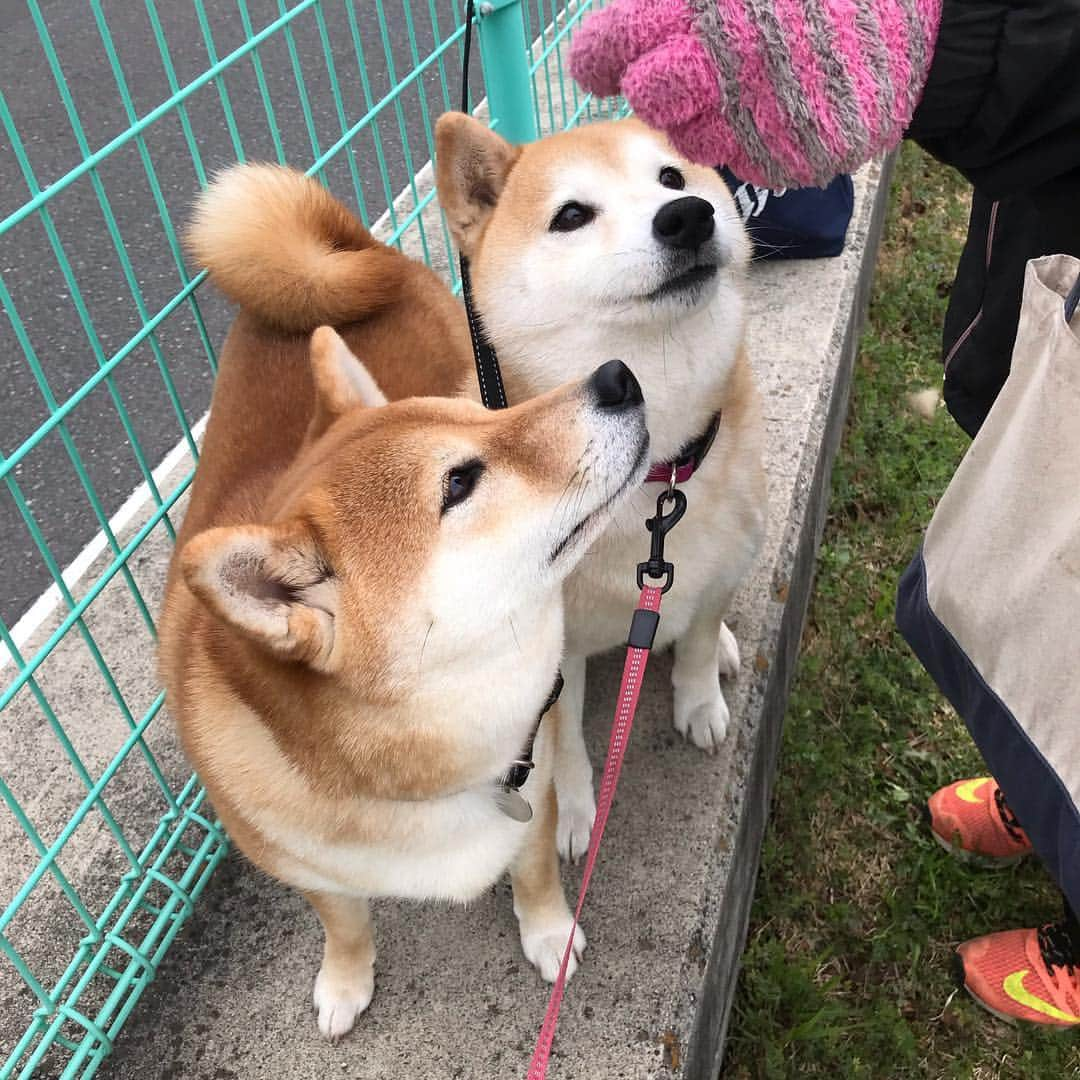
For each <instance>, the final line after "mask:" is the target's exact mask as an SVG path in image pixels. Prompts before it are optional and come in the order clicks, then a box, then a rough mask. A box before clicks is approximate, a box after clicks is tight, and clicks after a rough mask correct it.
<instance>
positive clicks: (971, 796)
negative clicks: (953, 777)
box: [956, 776, 990, 803]
mask: <svg viewBox="0 0 1080 1080" xmlns="http://www.w3.org/2000/svg"><path fill="white" fill-rule="evenodd" d="M989 783H990V777H989V776H980V777H979V779H978V780H967V781H965V782H964V783H963V784H960V785H959V786H958V787H957V789H956V795H957V798H960V799H963V800H964V802H968V803H979V802H982V799H980V798H978V797H977V796H976V794H975V793H976V792H977V791H978V790H979V788H981V787H982V786H983V784H989Z"/></svg>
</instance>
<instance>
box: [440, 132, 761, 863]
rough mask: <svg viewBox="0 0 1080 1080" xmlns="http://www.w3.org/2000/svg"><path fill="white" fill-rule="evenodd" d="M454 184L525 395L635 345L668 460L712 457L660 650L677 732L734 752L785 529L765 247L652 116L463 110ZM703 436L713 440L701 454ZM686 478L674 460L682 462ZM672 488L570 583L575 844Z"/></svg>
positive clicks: (467, 241) (573, 848)
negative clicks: (750, 282)
mask: <svg viewBox="0 0 1080 1080" xmlns="http://www.w3.org/2000/svg"><path fill="white" fill-rule="evenodd" d="M436 135H437V147H436V149H437V177H438V193H439V199H440V202H441V203H442V206H443V209H444V211H445V212H446V216H447V220H448V221H449V224H450V227H451V230H452V232H453V236H454V240H455V242H456V243H457V244H458V246H459V247H460V248H461V250H462V251H463V253H464V254H465V255H466V256H468V258H469V260H470V263H471V267H472V279H473V287H474V293H475V298H476V306H477V309H478V312H479V315H480V317H481V319H482V321H483V323H484V326H485V328H486V330H487V333H488V336H489V337H490V338H491V341H492V344H493V345H494V346H495V348H496V350H497V352H498V355H499V359H500V361H501V363H502V370H503V376H504V379H505V383H506V389H507V394H508V396H509V399H510V401H512V402H515V401H525V400H526V399H528V398H530V397H533V396H535V395H537V394H541V393H544V392H546V391H549V390H551V389H552V388H553V387H555V386H558V385H559V384H561V383H563V382H565V381H566V380H567V379H573V378H580V377H581V376H582V375H583V374H585V372H586V370H587V366H588V364H589V363H590V358H591V357H595V356H597V355H598V354H600V355H602V356H618V357H621V358H623V359H625V360H626V361H627V363H628V364H630V366H631V367H632V368H633V369H634V372H635V374H636V375H637V377H638V378H639V379H640V380H641V385H642V388H643V390H644V394H645V400H646V401H647V403H648V426H649V433H650V436H651V438H652V460H653V462H654V464H660V463H671V462H675V461H678V460H679V459H680V458H682V457H684V456H685V455H686V454H687V453H688V452H689V451H694V453H695V454H696V456H700V451H701V448H702V447H707V445H708V439H709V436H710V435H711V434H712V433H713V432H714V431H715V440H714V442H713V443H712V447H711V450H709V451H708V453H707V456H705V457H704V460H703V461H702V462H701V463H700V468H698V469H697V471H696V472H695V473H694V474H693V475H692V476H691V477H690V478H689V479H688V480H687V481H686V482H685V486H684V491H685V493H686V496H687V498H688V500H689V509H688V511H687V513H686V516H685V518H684V519H683V521H682V523H681V524H680V525H679V527H678V528H677V529H676V530H674V531H673V532H672V533H671V535H670V536H669V537H668V542H667V558H668V559H670V561H671V562H672V563H673V564H674V565H675V567H676V569H677V580H676V582H675V586H674V588H673V589H672V590H671V592H669V593H668V594H667V596H666V597H665V599H664V617H663V619H662V620H661V622H660V633H659V635H658V638H657V641H656V645H657V647H658V648H659V647H662V646H664V645H666V644H671V643H674V645H675V665H674V669H673V673H672V682H673V683H674V691H675V702H674V706H675V707H674V719H675V727H676V729H677V730H678V731H680V732H681V733H682V734H683V735H688V736H689V737H690V738H691V739H692V740H693V741H694V742H695V743H696V744H697V745H698V746H700V747H702V748H704V749H706V750H714V749H715V748H716V747H717V746H718V745H719V744H720V742H721V741H722V740H723V738H724V735H725V733H726V730H727V725H728V707H727V705H726V703H725V701H724V696H723V693H722V692H721V688H720V676H734V675H735V674H736V672H737V671H738V667H739V652H738V647H737V646H736V644H735V639H734V637H733V636H732V634H731V632H730V631H729V630H728V628H727V627H726V626H725V625H724V622H723V618H724V615H725V614H726V612H727V610H728V608H729V606H730V603H731V600H732V596H733V594H734V592H735V590H736V588H737V587H738V585H739V584H740V582H741V581H742V580H743V578H744V576H745V575H746V572H747V570H748V569H749V567H750V565H751V564H752V562H753V560H754V558H755V556H756V553H757V550H758V548H759V546H760V542H761V539H762V535H763V532H764V525H765V498H766V495H765V480H764V474H763V471H762V466H761V452H762V442H763V428H762V422H761V418H760V415H759V406H758V399H757V393H756V390H755V387H754V382H753V377H752V374H751V371H750V367H749V364H748V362H747V359H746V356H745V353H744V350H743V347H742V338H743V296H742V279H743V272H744V269H745V267H746V264H747V261H748V257H749V244H748V241H747V238H746V235H745V232H744V230H743V227H742V224H741V222H740V220H739V217H738V214H737V213H736V211H735V208H734V204H733V202H732V199H731V197H730V195H729V194H728V190H727V187H726V185H725V184H724V181H723V180H722V179H721V178H720V177H719V176H718V175H717V174H716V172H714V171H713V170H712V169H705V168H699V167H697V166H694V165H691V164H690V163H689V162H687V161H685V160H682V159H680V157H679V156H678V155H677V154H676V153H675V152H674V151H673V150H672V148H671V146H670V145H669V144H668V142H667V140H666V139H665V138H664V137H663V136H662V135H659V134H657V133H655V132H652V131H650V130H649V129H648V128H647V127H645V126H644V125H643V124H641V123H640V122H638V121H636V120H620V121H614V122H608V123H597V124H590V125H587V126H585V127H581V128H576V129H574V130H572V131H568V132H564V133H562V134H557V135H553V136H550V137H548V138H545V139H541V140H540V141H539V142H536V143H532V144H530V145H528V146H522V147H515V146H511V145H510V144H509V143H507V142H506V141H505V140H504V139H502V138H501V137H500V136H498V135H497V134H495V133H494V132H492V131H489V130H488V129H487V128H486V127H485V126H484V125H483V124H481V123H479V122H477V121H476V120H474V119H472V118H471V117H468V116H465V115H463V114H461V113H451V114H448V115H446V116H443V117H442V118H441V119H440V121H439V124H438V128H437V133H436ZM695 448H696V450H695ZM666 473H667V470H665V474H666ZM661 490H662V487H661V485H660V484H657V483H649V484H646V485H644V486H643V487H642V488H641V489H640V490H639V491H638V493H637V495H636V497H635V498H634V499H633V500H632V501H630V502H629V503H627V504H626V505H624V506H623V507H622V508H621V509H620V510H619V512H618V513H617V514H616V515H615V517H614V520H613V522H612V524H611V525H610V526H609V527H608V528H607V530H606V531H605V532H604V534H603V536H602V537H600V538H599V539H598V540H597V542H596V543H595V544H594V545H593V548H592V551H591V553H590V557H589V558H588V559H586V560H584V562H582V563H581V565H580V566H579V567H578V569H577V570H576V571H575V572H574V574H573V575H572V576H571V578H570V579H569V580H568V582H567V586H566V590H565V596H566V632H567V656H566V659H565V660H564V663H563V673H564V675H565V677H566V688H565V691H564V693H563V709H562V723H561V725H560V730H559V736H558V737H559V746H558V751H557V754H556V765H555V776H556V780H555V783H556V789H557V791H558V804H559V831H558V843H559V849H560V851H561V852H562V854H563V855H565V856H568V857H571V858H573V857H575V856H577V855H579V854H581V853H583V852H584V851H585V850H586V848H587V846H588V840H589V832H590V829H591V827H592V820H593V815H594V812H595V803H594V801H593V791H592V774H591V768H590V765H589V760H588V757H587V754H586V750H585V743H584V741H583V738H582V733H581V712H582V705H583V700H584V689H585V660H586V658H587V657H588V656H590V655H592V654H593V653H597V652H601V651H604V650H606V649H610V648H612V647H613V646H615V645H618V644H620V643H621V642H623V641H625V635H626V630H627V623H628V619H629V617H630V613H631V611H632V610H633V607H634V602H635V599H636V596H637V587H636V583H635V567H636V564H637V563H638V562H640V561H642V560H644V559H645V558H646V557H647V555H648V551H649V546H648V536H647V535H646V533H645V530H644V529H643V528H642V522H643V520H644V519H645V518H646V517H647V516H649V515H651V514H652V512H653V509H654V506H655V501H656V498H657V495H658V494H659V493H660V491H661Z"/></svg>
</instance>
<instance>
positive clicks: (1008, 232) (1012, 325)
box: [942, 171, 1080, 435]
mask: <svg viewBox="0 0 1080 1080" xmlns="http://www.w3.org/2000/svg"><path fill="white" fill-rule="evenodd" d="M1059 253H1065V254H1068V255H1077V256H1080V171H1078V172H1075V173H1073V174H1071V175H1070V176H1067V177H1062V178H1060V179H1059V180H1056V181H1054V182H1053V183H1052V184H1044V185H1042V186H1041V187H1039V188H1036V189H1034V190H1032V191H1024V192H1021V193H1019V194H1016V195H1011V196H1008V197H1007V198H1002V199H996V200H992V199H989V198H987V197H986V196H985V195H983V194H982V193H981V192H979V191H975V193H974V195H973V197H972V206H971V219H970V222H969V226H968V237H967V242H966V243H965V245H964V251H963V254H962V255H961V257H960V263H959V265H958V267H957V271H956V279H955V281H954V283H953V289H952V294H951V296H950V299H949V308H948V311H947V312H946V316H945V331H944V335H943V347H942V355H943V358H944V361H945V402H946V404H947V405H948V408H949V411H950V412H951V413H952V415H953V417H954V418H955V419H956V421H957V423H958V424H960V426H961V427H962V428H963V429H964V430H965V431H966V432H967V433H968V434H969V435H974V434H975V433H976V432H977V431H978V430H979V428H980V427H981V425H982V422H983V420H984V419H985V418H986V414H987V413H988V412H989V411H990V407H991V405H993V403H994V399H995V398H996V397H997V395H998V391H999V390H1000V389H1001V387H1002V385H1003V384H1004V382H1005V380H1006V378H1008V375H1009V367H1010V362H1011V360H1012V350H1013V344H1014V343H1015V340H1016V327H1017V322H1018V320H1019V317H1020V303H1021V300H1022V297H1023V291H1024V272H1025V268H1026V266H1027V262H1028V260H1029V259H1035V258H1038V257H1039V256H1040V255H1053V254H1059Z"/></svg>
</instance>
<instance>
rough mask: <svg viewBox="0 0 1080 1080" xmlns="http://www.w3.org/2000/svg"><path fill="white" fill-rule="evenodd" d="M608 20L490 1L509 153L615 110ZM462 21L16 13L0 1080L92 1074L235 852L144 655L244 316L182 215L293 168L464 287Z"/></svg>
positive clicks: (4, 333) (5, 121)
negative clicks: (231, 187)
mask: <svg viewBox="0 0 1080 1080" xmlns="http://www.w3.org/2000/svg"><path fill="white" fill-rule="evenodd" d="M593 6H594V2H593V0H580V2H578V3H570V4H564V3H561V2H559V0H548V2H545V0H489V2H483V0H482V2H480V3H479V4H478V5H477V10H478V12H479V14H478V23H479V28H478V38H479V53H480V54H481V59H482V64H481V65H478V66H477V70H476V71H475V73H474V75H473V77H472V79H471V84H472V90H473V95H474V96H473V100H474V101H482V100H484V99H485V97H486V103H485V104H482V106H481V112H482V114H483V115H486V116H487V117H488V119H489V122H490V123H492V125H493V126H495V127H497V128H498V129H499V130H500V131H501V132H502V133H504V134H505V135H506V136H507V137H508V138H511V139H513V140H515V141H525V140H529V139H532V138H535V137H536V135H537V134H538V133H542V132H547V131H552V130H557V129H559V128H563V127H569V126H572V125H574V124H577V123H580V122H581V121H583V120H585V119H588V118H590V117H593V116H597V115H612V114H614V113H615V112H617V111H618V109H619V104H618V103H617V102H601V101H594V100H592V99H591V98H589V97H588V96H586V95H582V94H580V93H579V92H578V91H577V89H576V88H575V87H574V86H573V85H572V84H571V83H570V81H569V80H568V78H567V76H566V74H565V55H566V48H567V46H568V44H569V42H570V40H571V38H572V36H573V33H574V29H575V27H576V26H577V25H578V23H579V22H580V19H581V17H582V16H583V15H584V14H585V13H586V12H587V11H588V10H589V9H590V8H591V7H593ZM596 6H599V0H596ZM463 9H464V3H463V2H459V0H375V2H374V3H370V2H368V3H359V2H352V0H289V2H287V0H229V2H226V0H217V2H215V3H211V4H208V3H204V2H203V0H184V2H180V3H167V4H166V3H162V2H159V0H143V2H142V3H141V4H136V3H134V2H132V0H126V2H124V3H121V2H120V0H116V2H114V3H113V2H106V0H83V2H81V3H67V4H46V3H40V2H38V0H27V3H26V5H25V9H15V8H14V7H13V6H12V5H8V6H7V7H5V8H3V9H0V72H2V75H0V130H2V138H0V306H2V309H3V313H4V318H3V320H0V365H3V366H2V368H0V372H2V377H0V480H2V484H0V551H2V553H3V554H2V558H0V686H2V687H3V689H2V693H0V733H2V738H0V850H2V851H3V852H4V859H3V860H2V863H0V1063H2V1064H0V1080H12V1078H15V1077H19V1078H27V1077H32V1076H50V1077H56V1076H59V1077H63V1078H69V1077H89V1076H91V1075H93V1073H94V1072H95V1070H96V1069H97V1068H98V1066H99V1065H100V1064H101V1062H102V1061H103V1060H104V1058H105V1057H106V1056H107V1055H108V1053H109V1051H110V1050H111V1048H112V1046H113V1044H114V1042H115V1040H116V1038H117V1037H118V1035H119V1033H120V1031H121V1028H122V1027H123V1025H124V1022H125V1020H126V1018H127V1017H128V1015H129V1014H130V1012H131V1010H132V1009H133V1008H134V1007H135V1005H136V1002H137V1001H138V999H139V997H140V995H141V994H142V992H143V990H144V989H145V988H146V986H147V985H148V983H149V982H150V981H151V980H152V979H153V977H154V974H155V972H156V971H157V969H158V967H159V965H160V963H161V960H162V957H163V956H164V954H165V952H166V950H167V949H168V947H169V945H170V943H171V941H172V940H173V938H174V937H175V935H176V934H177V932H178V931H179V930H180V928H181V926H182V925H183V923H184V921H185V919H186V918H187V917H188V916H189V915H190V914H191V912H192V910H193V909H194V905H195V904H196V903H197V902H198V899H199V895H200V893H201V892H202V890H203V889H204V888H205V886H206V884H207V881H208V880H209V878H210V875H211V874H212V872H213V870H214V868H215V866H216V865H217V864H218V863H219V862H220V861H221V859H222V858H223V857H224V855H225V853H226V851H227V849H228V839H227V837H226V836H225V835H224V833H223V831H222V830H221V828H220V826H219V824H218V823H217V822H216V820H215V819H214V816H213V811H212V810H211V808H210V807H209V806H208V805H207V804H206V803H205V801H204V799H205V794H204V791H203V789H202V787H201V785H200V784H199V782H198V779H197V777H194V776H192V775H191V774H190V771H189V770H188V768H187V767H186V766H185V763H184V761H183V759H182V757H181V755H180V753H179V751H178V749H177V746H176V741H175V739H174V737H173V733H172V731H171V728H170V725H169V724H168V723H167V720H166V718H165V716H164V715H163V712H162V709H163V705H164V699H163V695H162V694H161V692H160V691H159V690H158V684H157V681H156V678H155V675H154V667H153V656H154V648H155V628H154V614H155V611H156V609H157V606H158V604H159V602H160V595H161V586H162V580H163V574H164V568H165V563H166V561H167V558H168V554H169V551H170V549H171V545H172V543H173V540H174V538H175V530H176V518H177V513H178V511H180V510H182V505H183V504H182V499H183V496H184V493H185V491H186V490H187V488H188V486H189V485H190V483H191V480H192V476H193V474H194V469H195V466H196V464H197V461H198V443H199V435H200V432H201V427H202V422H203V418H204V416H205V410H206V408H207V404H208V401H209V394H210V387H211V385H212V380H213V374H214V371H215V368H216V354H215V348H214V343H215V342H218V341H220V340H221V339H222V337H223V334H224V330H225V327H226V326H227V322H228V318H229V313H228V312H227V311H226V310H225V308H224V307H223V305H222V304H221V302H220V301H219V300H218V298H216V297H215V296H214V295H213V294H212V293H209V292H204V291H202V290H201V286H202V284H203V280H204V277H205V275H204V274H201V273H193V272H191V271H190V270H189V269H188V267H187V266H186V264H185V261H184V256H183V253H182V251H181V247H180V244H179V241H178V227H179V225H180V223H182V221H183V219H184V216H185V213H186V209H187V207H188V205H189V204H190V201H191V197H192V195H193V193H194V192H195V191H196V190H197V189H198V188H199V187H201V186H203V185H205V184H206V182H207V179H208V177H209V176H210V175H212V173H213V170H214V169H215V168H217V167H220V166H222V165H225V164H228V163H230V162H232V161H235V160H252V159H260V160H276V161H287V162H289V163H290V164H293V165H298V166H302V167H304V168H306V169H307V171H308V172H309V173H311V174H313V175H315V176H317V177H318V178H319V179H320V180H321V181H322V182H323V183H324V184H325V185H326V186H327V187H329V188H330V189H331V190H332V191H334V192H335V194H337V195H338V196H339V197H340V198H342V199H343V201H345V202H346V203H347V204H349V205H351V206H353V207H355V208H356V209H357V211H358V212H359V214H360V216H361V217H362V218H363V219H364V221H365V222H366V223H368V224H369V225H371V226H373V227H374V228H375V229H376V231H377V232H378V233H379V235H380V236H382V237H383V238H384V239H386V240H387V242H389V243H393V244H396V245H398V246H399V247H402V248H403V249H405V250H407V251H409V252H410V253H414V254H416V255H418V256H419V257H422V258H425V259H426V260H428V261H429V262H430V263H432V264H433V265H436V266H437V267H439V268H440V269H442V270H443V271H444V272H445V273H446V274H447V276H448V279H449V280H450V282H451V284H452V285H453V287H454V288H455V289H456V288H457V287H458V285H459V283H458V281H457V278H456V273H455V270H454V264H453V260H452V259H449V258H448V257H447V255H448V250H449V236H448V233H447V230H446V224H445V222H444V221H443V220H442V218H441V214H439V213H438V210H437V207H436V206H435V204H434V202H433V199H434V192H433V189H432V185H431V182H430V168H425V166H426V163H427V162H428V160H429V159H430V157H431V155H432V128H433V123H434V119H435V118H436V117H437V115H438V114H439V113H440V112H442V111H443V110H445V109H450V108H455V107H456V106H457V104H458V102H457V101H456V93H457V89H456V88H457V87H459V86H460V82H461V76H462V71H461V63H462V38H463V34H464V25H463ZM481 67H482V72H481V70H480V69H481ZM133 489H134V490H133Z"/></svg>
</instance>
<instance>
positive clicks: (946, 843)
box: [926, 776, 1031, 866]
mask: <svg viewBox="0 0 1080 1080" xmlns="http://www.w3.org/2000/svg"><path fill="white" fill-rule="evenodd" d="M926 809H927V813H928V817H929V821H930V828H931V830H933V834H934V839H935V840H936V841H937V842H938V843H939V844H940V845H941V846H942V847H943V848H944V849H945V850H946V851H948V852H951V853H952V854H953V855H959V856H960V857H961V858H965V859H969V860H972V861H979V862H987V863H991V864H994V865H998V866H1006V865H1008V864H1009V863H1014V862H1017V861H1019V860H1020V859H1022V858H1023V857H1024V856H1025V855H1029V854H1030V853H1031V842H1030V841H1029V840H1028V838H1027V835H1026V834H1025V833H1024V830H1023V829H1021V828H1020V823H1019V822H1018V821H1017V820H1016V815H1015V814H1013V812H1012V811H1011V810H1010V809H1009V804H1008V803H1007V802H1006V801H1005V797H1004V795H1002V793H1001V788H999V787H998V786H997V783H996V781H995V780H994V778H993V777H992V776H980V777H976V778H975V779H974V780H957V782H956V783H955V784H949V786H948V787H943V788H941V789H940V790H939V791H935V792H934V794H933V795H931V796H930V798H929V800H928V801H927V804H926Z"/></svg>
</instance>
